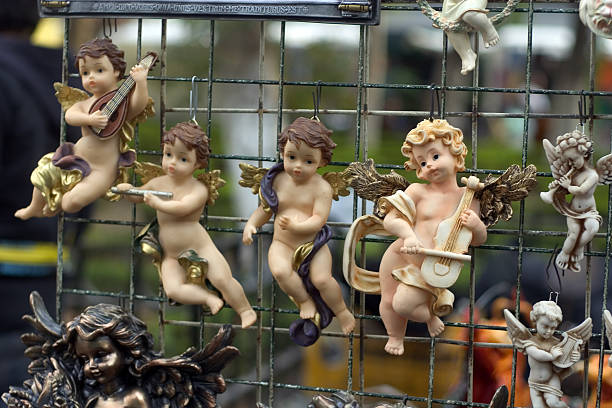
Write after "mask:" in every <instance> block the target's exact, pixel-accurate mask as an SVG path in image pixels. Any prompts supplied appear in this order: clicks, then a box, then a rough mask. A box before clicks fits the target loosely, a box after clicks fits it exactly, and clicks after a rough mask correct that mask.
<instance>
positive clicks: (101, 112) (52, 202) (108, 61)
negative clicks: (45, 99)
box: [15, 38, 156, 220]
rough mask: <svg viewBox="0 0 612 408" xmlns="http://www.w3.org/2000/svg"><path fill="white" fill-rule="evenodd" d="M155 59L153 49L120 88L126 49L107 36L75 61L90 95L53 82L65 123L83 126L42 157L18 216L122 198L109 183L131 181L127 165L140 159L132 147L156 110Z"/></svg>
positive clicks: (44, 214) (91, 44) (88, 45)
mask: <svg viewBox="0 0 612 408" xmlns="http://www.w3.org/2000/svg"><path fill="white" fill-rule="evenodd" d="M155 59H156V55H155V54H154V53H149V54H148V55H147V56H146V57H145V58H143V60H142V61H141V62H140V63H139V64H137V65H135V66H134V67H132V69H131V70H130V75H129V77H128V78H127V79H126V80H125V81H124V82H123V83H122V84H121V86H120V87H119V89H117V87H118V84H119V81H120V80H121V78H122V77H123V73H124V71H125V67H126V63H125V60H124V59H123V51H121V50H120V49H118V48H117V46H116V45H115V44H113V43H112V41H111V40H110V39H107V38H105V39H95V40H92V41H88V42H86V43H84V44H83V45H81V47H80V49H79V52H78V53H77V55H76V58H75V63H76V67H77V69H78V70H79V75H80V76H81V80H82V82H83V88H85V90H86V91H87V92H90V93H91V96H90V95H89V94H88V93H86V92H84V91H81V90H79V89H75V88H70V87H68V86H65V85H63V84H60V83H55V84H54V87H55V89H56V91H57V92H56V96H57V99H58V101H59V102H60V103H61V105H62V108H63V109H64V110H65V111H66V115H65V117H66V123H68V124H69V125H72V126H80V127H81V134H82V136H81V138H80V139H79V140H78V141H77V142H76V143H74V144H73V143H64V144H62V145H61V146H60V147H58V148H57V150H56V151H55V152H54V153H49V154H47V155H45V156H43V157H42V158H41V159H40V160H39V161H38V167H36V169H34V171H33V172H32V175H31V177H30V180H31V182H32V184H33V185H34V188H33V189H32V200H31V202H30V204H29V205H28V206H27V207H24V208H22V209H19V210H17V211H16V212H15V217H17V218H21V219H22V220H27V219H29V218H31V217H51V216H53V215H55V214H57V213H58V212H59V211H60V210H62V211H66V212H77V211H80V210H81V209H82V208H83V207H85V206H86V205H89V204H91V203H92V202H93V201H95V200H96V199H98V198H100V197H103V196H106V198H107V199H110V200H117V199H119V196H118V195H116V194H112V193H110V191H109V188H110V187H111V186H112V185H114V184H116V183H119V182H121V181H125V180H127V169H128V168H129V167H131V166H132V165H133V164H134V161H135V160H136V152H135V151H134V150H132V149H129V148H128V142H130V141H131V140H132V137H133V135H134V126H135V125H136V124H137V123H139V122H142V121H144V120H145V119H147V118H148V117H151V116H153V114H154V111H153V100H152V99H151V98H149V92H148V90H147V72H148V70H149V68H150V67H151V66H152V64H153V63H154V61H155Z"/></svg>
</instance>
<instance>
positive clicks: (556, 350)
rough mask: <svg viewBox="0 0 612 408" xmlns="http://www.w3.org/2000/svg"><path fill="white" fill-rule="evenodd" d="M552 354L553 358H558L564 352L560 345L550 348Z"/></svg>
mask: <svg viewBox="0 0 612 408" xmlns="http://www.w3.org/2000/svg"><path fill="white" fill-rule="evenodd" d="M550 354H551V355H552V357H553V360H556V359H557V358H558V357H560V356H561V354H563V351H562V350H561V348H559V347H553V348H552V349H550Z"/></svg>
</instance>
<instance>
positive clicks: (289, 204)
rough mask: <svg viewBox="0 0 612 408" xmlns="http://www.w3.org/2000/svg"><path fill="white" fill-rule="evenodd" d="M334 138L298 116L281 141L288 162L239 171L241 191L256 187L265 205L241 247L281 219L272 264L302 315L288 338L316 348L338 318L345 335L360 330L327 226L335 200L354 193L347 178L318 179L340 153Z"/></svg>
mask: <svg viewBox="0 0 612 408" xmlns="http://www.w3.org/2000/svg"><path fill="white" fill-rule="evenodd" d="M331 133H332V132H331V130H329V129H327V128H326V127H325V125H324V124H323V123H321V121H320V120H319V119H318V118H317V117H314V118H311V119H308V118H303V117H300V118H297V119H296V120H295V121H294V122H293V123H291V124H290V125H289V126H287V128H285V130H283V132H282V133H281V134H280V136H279V138H278V146H279V150H280V152H281V154H282V158H283V161H282V162H280V163H278V164H276V165H275V166H273V167H272V168H270V169H258V168H256V167H254V166H251V165H248V164H241V165H240V168H241V169H242V180H241V181H240V185H241V186H243V187H250V188H251V190H252V191H253V193H256V194H257V193H259V197H260V199H261V200H260V201H261V204H260V206H259V207H258V208H257V209H256V210H255V212H253V214H252V215H251V216H250V217H249V220H248V222H247V223H246V225H245V226H244V232H243V235H242V242H243V243H244V244H245V245H250V244H251V243H252V242H253V234H254V233H256V232H257V228H258V227H261V226H262V225H263V224H265V223H266V222H267V221H268V220H269V219H270V218H271V217H272V215H274V216H275V218H274V235H273V237H272V244H271V245H270V249H269V251H268V265H269V267H270V271H271V272H272V275H273V276H274V279H276V281H277V282H278V284H279V286H280V287H281V289H282V290H283V292H285V293H286V294H287V295H289V297H290V298H291V299H292V300H293V301H294V302H295V304H296V305H297V306H298V308H299V310H300V318H299V319H298V320H296V321H294V322H293V323H292V324H291V326H290V327H289V335H290V337H291V339H292V340H293V341H294V342H295V343H296V344H299V345H301V346H309V345H311V344H313V343H314V342H315V341H316V340H317V339H318V337H319V334H320V330H322V329H324V328H325V327H327V326H328V325H329V323H330V322H331V320H332V318H333V317H334V316H336V317H337V318H338V321H339V323H340V326H341V327H342V331H343V333H344V334H348V333H350V332H351V331H352V330H353V328H354V327H355V318H354V317H353V314H352V313H351V312H350V310H349V309H348V308H347V307H346V304H345V303H344V299H343V298H342V292H341V290H340V286H339V285H338V282H336V280H335V279H334V278H333V277H332V274H331V267H332V259H331V253H330V251H329V248H328V247H327V245H326V243H327V241H329V240H330V239H331V235H332V234H331V228H330V227H329V226H328V225H327V224H326V222H327V217H328V216H329V212H330V210H331V205H332V199H335V200H337V199H338V196H339V195H342V196H346V195H348V194H349V192H348V190H347V189H346V187H347V186H348V183H347V181H346V180H345V173H332V172H328V173H326V174H324V175H319V174H318V173H317V169H318V168H320V167H323V166H326V165H327V164H328V163H329V162H330V160H331V157H332V150H333V149H334V148H335V147H336V144H335V143H334V142H333V141H332V139H331V138H330V137H329V135H330V134H331Z"/></svg>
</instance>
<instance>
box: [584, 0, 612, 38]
mask: <svg viewBox="0 0 612 408" xmlns="http://www.w3.org/2000/svg"><path fill="white" fill-rule="evenodd" d="M579 10H580V12H579V15H580V20H581V21H582V23H583V24H584V25H586V26H587V27H589V29H590V30H591V31H592V32H594V33H595V34H597V35H600V36H602V37H605V38H612V2H611V1H610V0H580V8H579Z"/></svg>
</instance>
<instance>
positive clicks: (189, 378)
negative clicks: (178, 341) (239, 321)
mask: <svg viewBox="0 0 612 408" xmlns="http://www.w3.org/2000/svg"><path fill="white" fill-rule="evenodd" d="M232 338H233V333H232V326H231V325H229V324H228V325H225V326H223V327H222V328H221V329H220V330H219V333H217V335H216V336H215V337H214V338H213V339H212V340H211V341H210V343H208V344H207V345H206V347H204V349H202V350H199V351H196V350H195V349H194V348H190V349H189V350H187V351H185V352H184V353H183V354H181V355H180V356H176V357H172V358H160V359H156V360H153V361H151V362H149V363H147V364H145V365H144V366H143V367H142V369H141V372H142V373H143V375H142V377H143V380H142V385H143V388H144V389H145V391H146V392H147V393H148V394H149V396H150V398H151V403H152V407H153V408H165V407H188V408H196V407H198V408H199V407H205V408H214V407H216V406H217V403H216V400H217V394H220V393H222V392H224V391H225V380H224V379H223V375H221V370H222V369H223V368H224V367H225V365H226V364H227V363H229V362H230V361H231V360H232V359H234V358H235V357H236V356H237V355H238V354H240V352H239V351H238V349H237V348H236V347H234V346H232V345H231V342H232Z"/></svg>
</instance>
